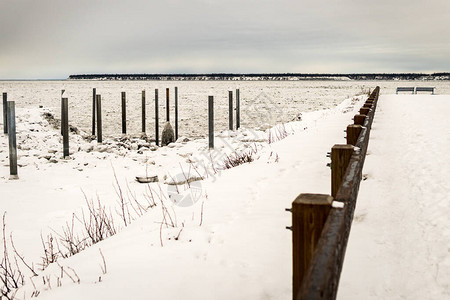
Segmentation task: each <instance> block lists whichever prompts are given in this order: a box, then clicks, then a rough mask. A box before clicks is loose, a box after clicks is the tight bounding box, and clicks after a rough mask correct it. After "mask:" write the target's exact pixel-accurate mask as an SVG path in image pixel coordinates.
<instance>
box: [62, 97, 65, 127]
mask: <svg viewBox="0 0 450 300" xmlns="http://www.w3.org/2000/svg"><path fill="white" fill-rule="evenodd" d="M64 92H65V90H61V135H64V111H63V98H62V96H63V95H64Z"/></svg>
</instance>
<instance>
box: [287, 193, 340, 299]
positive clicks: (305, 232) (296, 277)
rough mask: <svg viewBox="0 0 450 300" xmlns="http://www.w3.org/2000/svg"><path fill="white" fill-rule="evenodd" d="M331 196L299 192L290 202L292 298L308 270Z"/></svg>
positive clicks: (328, 208) (295, 295)
mask: <svg viewBox="0 0 450 300" xmlns="http://www.w3.org/2000/svg"><path fill="white" fill-rule="evenodd" d="M332 202H333V197H331V196H330V195H323V194H300V195H299V196H298V197H297V198H296V199H295V200H294V202H292V209H291V211H292V266H293V276H292V277H293V278H292V283H293V289H292V291H293V293H292V294H293V299H294V300H295V299H297V295H298V292H299V290H300V287H301V284H302V281H303V278H304V277H305V275H306V272H307V271H308V267H309V264H310V262H311V259H312V256H313V254H314V251H315V249H316V247H317V243H318V241H319V238H320V235H321V233H322V229H323V226H324V225H325V222H326V220H327V217H328V214H329V212H330V209H331V203H332Z"/></svg>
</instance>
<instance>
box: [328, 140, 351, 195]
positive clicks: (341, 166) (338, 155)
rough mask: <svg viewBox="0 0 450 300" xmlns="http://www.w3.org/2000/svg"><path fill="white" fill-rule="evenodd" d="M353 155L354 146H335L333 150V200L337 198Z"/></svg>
mask: <svg viewBox="0 0 450 300" xmlns="http://www.w3.org/2000/svg"><path fill="white" fill-rule="evenodd" d="M352 154H353V146H352V145H334V146H333V147H332V148H331V196H332V197H333V198H336V194H337V192H338V190H339V187H340V186H341V183H342V179H343V177H344V174H345V171H346V170H347V166H348V163H349V162H350V158H351V156H352Z"/></svg>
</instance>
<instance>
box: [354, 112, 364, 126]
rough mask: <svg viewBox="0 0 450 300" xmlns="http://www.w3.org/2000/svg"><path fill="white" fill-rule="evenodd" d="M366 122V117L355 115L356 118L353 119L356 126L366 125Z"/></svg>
mask: <svg viewBox="0 0 450 300" xmlns="http://www.w3.org/2000/svg"><path fill="white" fill-rule="evenodd" d="M365 120H366V115H355V117H354V118H353V123H354V124H355V125H361V126H363V125H364V121H365Z"/></svg>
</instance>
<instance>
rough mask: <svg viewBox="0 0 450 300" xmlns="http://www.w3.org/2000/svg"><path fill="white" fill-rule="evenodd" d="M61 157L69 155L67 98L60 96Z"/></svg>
mask: <svg viewBox="0 0 450 300" xmlns="http://www.w3.org/2000/svg"><path fill="white" fill-rule="evenodd" d="M61 119H62V121H63V124H62V128H63V157H64V158H68V157H69V100H68V99H67V98H62V117H61Z"/></svg>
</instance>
